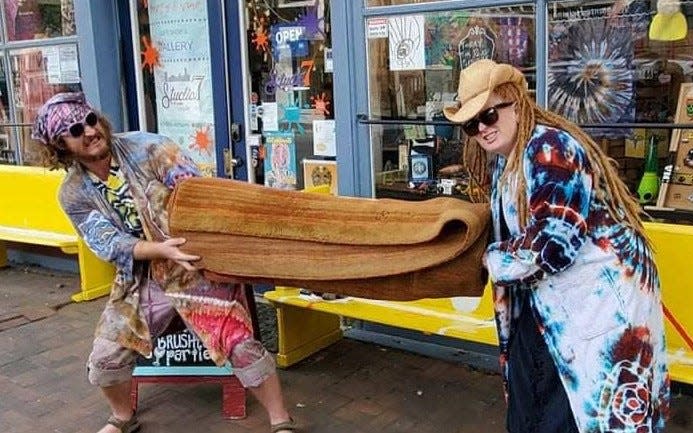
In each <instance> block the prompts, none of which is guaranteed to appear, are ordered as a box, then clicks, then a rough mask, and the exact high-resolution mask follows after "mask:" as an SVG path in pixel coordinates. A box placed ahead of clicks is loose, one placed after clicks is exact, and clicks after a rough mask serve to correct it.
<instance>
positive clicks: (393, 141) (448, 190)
mask: <svg viewBox="0 0 693 433" xmlns="http://www.w3.org/2000/svg"><path fill="white" fill-rule="evenodd" d="M534 33H535V31H534V7H533V6H532V5H527V6H513V7H497V8H485V9H476V10H459V11H450V12H436V13H423V14H416V15H402V16H391V17H377V18H376V17H372V18H368V19H367V20H366V38H367V43H368V77H369V78H368V83H369V89H368V94H369V117H370V119H371V120H372V121H376V122H377V121H378V120H382V121H389V122H390V123H389V124H375V125H373V126H372V127H371V146H372V155H373V170H374V178H375V179H374V184H375V195H376V197H398V198H425V197H430V196H431V195H437V194H439V193H443V194H448V195H456V194H462V195H463V194H466V193H467V192H468V190H467V187H468V185H466V184H465V182H466V180H465V179H464V178H463V177H455V176H451V178H448V179H441V178H440V177H439V176H438V170H439V169H440V168H442V167H444V166H447V165H452V164H456V163H457V162H458V161H459V159H460V153H461V147H460V145H461V142H462V141H463V139H464V137H463V136H462V132H461V130H460V128H458V127H450V126H448V125H441V124H438V125H436V124H431V123H429V124H425V122H436V121H444V120H445V119H444V117H443V115H442V111H443V108H444V107H446V106H448V105H454V104H456V102H455V98H456V94H457V80H458V77H459V73H460V70H461V69H463V68H465V67H467V66H468V65H469V64H471V63H472V62H474V61H476V60H479V59H484V58H489V59H493V60H496V61H498V62H505V63H511V64H513V65H515V66H516V67H517V68H519V69H520V70H522V71H523V72H524V73H525V75H526V76H527V78H528V81H529V85H530V90H533V89H534V88H535V82H536V80H535V55H534V45H535V42H534ZM410 120H413V121H415V122H419V123H418V124H414V123H410V124H406V122H407V121H410ZM392 121H394V124H393V122H392ZM459 176H463V174H459Z"/></svg>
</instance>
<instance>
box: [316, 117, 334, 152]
mask: <svg viewBox="0 0 693 433" xmlns="http://www.w3.org/2000/svg"><path fill="white" fill-rule="evenodd" d="M313 155H318V156H337V145H336V136H335V129H334V120H313Z"/></svg>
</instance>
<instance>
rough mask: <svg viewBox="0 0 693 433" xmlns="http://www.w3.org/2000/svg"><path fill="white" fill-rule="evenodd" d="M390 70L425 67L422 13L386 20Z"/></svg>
mask: <svg viewBox="0 0 693 433" xmlns="http://www.w3.org/2000/svg"><path fill="white" fill-rule="evenodd" d="M388 44H389V49H390V70H391V71H412V70H421V69H424V68H425V67H426V50H425V48H426V47H425V32H424V17H423V15H408V16H401V17H393V18H390V19H389V20H388Z"/></svg>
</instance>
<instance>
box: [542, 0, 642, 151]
mask: <svg viewBox="0 0 693 433" xmlns="http://www.w3.org/2000/svg"><path fill="white" fill-rule="evenodd" d="M648 22H649V13H648V10H647V9H646V5H645V4H644V3H643V2H642V1H633V2H631V4H630V5H629V6H628V7H627V8H626V9H623V10H618V9H615V6H614V5H611V6H608V7H603V6H601V7H592V8H582V7H581V8H579V9H575V8H566V9H563V10H558V11H556V12H554V13H552V14H551V16H550V17H549V64H548V71H547V83H548V92H547V94H548V108H549V109H550V110H552V111H555V112H557V113H559V114H561V115H563V116H565V117H567V118H568V119H570V120H572V121H573V122H576V123H578V124H618V123H631V122H634V121H635V102H636V98H635V97H634V92H635V89H634V87H635V79H636V70H635V64H634V51H635V42H636V41H638V40H639V39H641V38H643V37H644V36H645V35H646V30H647V23H648ZM589 132H590V134H591V135H592V136H594V137H606V138H619V137H628V136H630V135H631V134H632V131H631V130H630V129H628V128H608V129H603V128H597V129H592V130H589Z"/></svg>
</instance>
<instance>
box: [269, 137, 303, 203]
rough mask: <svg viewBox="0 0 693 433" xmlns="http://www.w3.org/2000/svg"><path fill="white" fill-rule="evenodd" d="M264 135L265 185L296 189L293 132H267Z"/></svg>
mask: <svg viewBox="0 0 693 433" xmlns="http://www.w3.org/2000/svg"><path fill="white" fill-rule="evenodd" d="M264 136H265V162H264V169H265V186H269V187H270V188H278V189H296V185H297V178H298V176H297V175H296V140H295V139H294V133H293V132H267V133H265V134H264Z"/></svg>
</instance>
